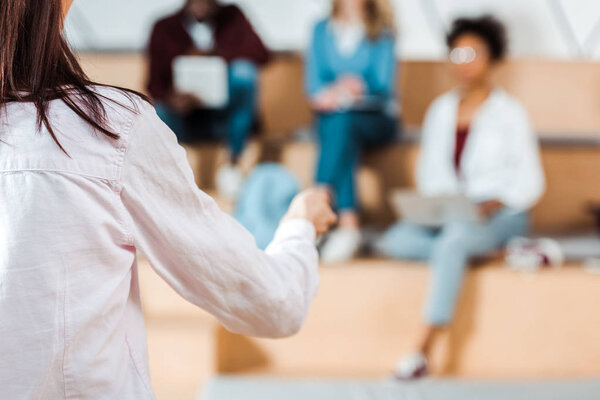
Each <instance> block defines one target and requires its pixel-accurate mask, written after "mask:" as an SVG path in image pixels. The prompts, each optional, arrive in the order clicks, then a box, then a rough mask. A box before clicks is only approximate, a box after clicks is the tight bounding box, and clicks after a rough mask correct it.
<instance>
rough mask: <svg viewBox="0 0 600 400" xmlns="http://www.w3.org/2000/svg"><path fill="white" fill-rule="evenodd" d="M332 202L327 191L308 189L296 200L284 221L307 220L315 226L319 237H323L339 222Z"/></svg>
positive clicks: (323, 189)
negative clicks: (332, 207)
mask: <svg viewBox="0 0 600 400" xmlns="http://www.w3.org/2000/svg"><path fill="white" fill-rule="evenodd" d="M330 202H331V195H330V194H329V191H328V190H327V189H325V188H312V189H307V190H305V191H303V192H302V193H300V194H299V195H298V196H296V197H295V198H294V200H293V201H292V204H291V205H290V208H289V210H288V212H287V214H286V215H285V217H284V218H283V220H284V221H285V220H290V219H306V220H308V221H310V222H311V223H312V224H313V225H314V227H315V230H316V231H317V235H322V234H324V233H326V232H327V231H328V230H329V228H330V227H331V226H332V225H333V224H335V223H336V221H337V215H336V214H335V213H334V212H333V210H332V209H331V206H330Z"/></svg>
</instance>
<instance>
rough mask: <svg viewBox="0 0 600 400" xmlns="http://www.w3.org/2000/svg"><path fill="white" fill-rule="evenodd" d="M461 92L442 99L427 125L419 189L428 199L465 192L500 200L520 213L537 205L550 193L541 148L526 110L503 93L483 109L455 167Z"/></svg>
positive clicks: (491, 98)
mask: <svg viewBox="0 0 600 400" xmlns="http://www.w3.org/2000/svg"><path fill="white" fill-rule="evenodd" d="M459 102H460V96H459V93H458V92H456V91H452V92H449V93H446V94H444V95H442V96H441V97H439V98H438V99H437V100H435V101H434V103H433V104H432V105H431V107H430V108H429V110H428V112H427V115H426V117H425V123H424V125H423V137H422V141H421V142H422V143H421V155H420V157H419V162H418V167H417V186H418V188H419V191H420V192H421V193H422V194H424V195H427V196H436V195H446V194H458V193H464V194H466V195H467V196H468V197H469V198H471V199H473V200H475V201H485V200H493V199H498V200H501V201H502V202H503V203H504V204H505V205H507V206H508V207H510V208H512V209H514V210H515V211H525V210H528V209H530V208H531V207H533V206H534V205H535V204H536V202H537V201H538V200H539V199H540V197H541V196H542V194H543V193H544V190H545V180H544V172H543V169H542V165H541V162H540V154H539V145H538V141H537V138H536V136H535V134H534V132H533V130H532V128H531V124H530V122H529V118H528V116H527V112H526V111H525V109H524V107H523V106H522V105H521V104H520V103H519V102H518V101H517V100H515V99H514V98H512V97H511V96H509V95H508V94H507V93H506V92H504V91H503V90H501V89H496V90H494V91H493V92H492V93H491V95H490V96H489V98H488V99H487V100H486V101H485V103H484V104H483V105H482V106H481V108H480V109H479V111H478V112H477V115H476V117H475V119H474V120H473V122H472V124H471V126H470V129H469V136H468V139H467V143H466V146H465V149H464V153H463V156H462V163H461V177H460V178H459V177H458V176H457V173H456V170H455V167H454V161H453V156H454V149H455V139H456V128H457V118H458V106H459Z"/></svg>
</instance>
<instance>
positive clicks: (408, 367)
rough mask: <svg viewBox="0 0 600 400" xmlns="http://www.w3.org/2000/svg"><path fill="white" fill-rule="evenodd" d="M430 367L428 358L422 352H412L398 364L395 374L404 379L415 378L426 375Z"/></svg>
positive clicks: (397, 377)
mask: <svg viewBox="0 0 600 400" xmlns="http://www.w3.org/2000/svg"><path fill="white" fill-rule="evenodd" d="M428 369H429V367H428V363H427V358H426V357H425V356H424V355H423V354H421V353H412V354H409V355H407V356H406V357H404V358H403V359H402V360H400V362H398V364H396V369H395V370H394V376H395V377H396V379H399V380H402V381H410V380H415V379H419V378H423V377H424V376H426V375H427V373H428Z"/></svg>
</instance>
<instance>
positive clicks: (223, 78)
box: [173, 56, 229, 108]
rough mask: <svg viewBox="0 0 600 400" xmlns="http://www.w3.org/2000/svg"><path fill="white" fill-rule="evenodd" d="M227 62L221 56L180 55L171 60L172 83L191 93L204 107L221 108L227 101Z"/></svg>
mask: <svg viewBox="0 0 600 400" xmlns="http://www.w3.org/2000/svg"><path fill="white" fill-rule="evenodd" d="M227 76H228V73H227V62H226V61H225V60H224V59H222V58H221V57H204V56H181V57H177V58H175V60H174V61H173V84H174V86H175V89H176V90H178V91H179V92H181V93H189V94H193V95H195V96H196V97H198V99H200V101H202V105H203V107H204V108H223V107H225V106H226V105H227V103H228V102H229V81H228V77H227Z"/></svg>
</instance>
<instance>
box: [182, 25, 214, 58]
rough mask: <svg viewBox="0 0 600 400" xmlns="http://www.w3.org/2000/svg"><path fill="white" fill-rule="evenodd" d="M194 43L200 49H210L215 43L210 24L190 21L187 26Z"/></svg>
mask: <svg viewBox="0 0 600 400" xmlns="http://www.w3.org/2000/svg"><path fill="white" fill-rule="evenodd" d="M187 28H188V33H189V34H190V36H191V38H192V41H193V42H194V45H195V46H196V47H197V48H198V49H199V50H202V51H210V50H212V48H213V47H214V45H215V35H214V32H213V28H212V26H210V25H209V24H207V23H206V22H199V21H195V20H193V21H191V22H190V23H189V24H188V26H187Z"/></svg>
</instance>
